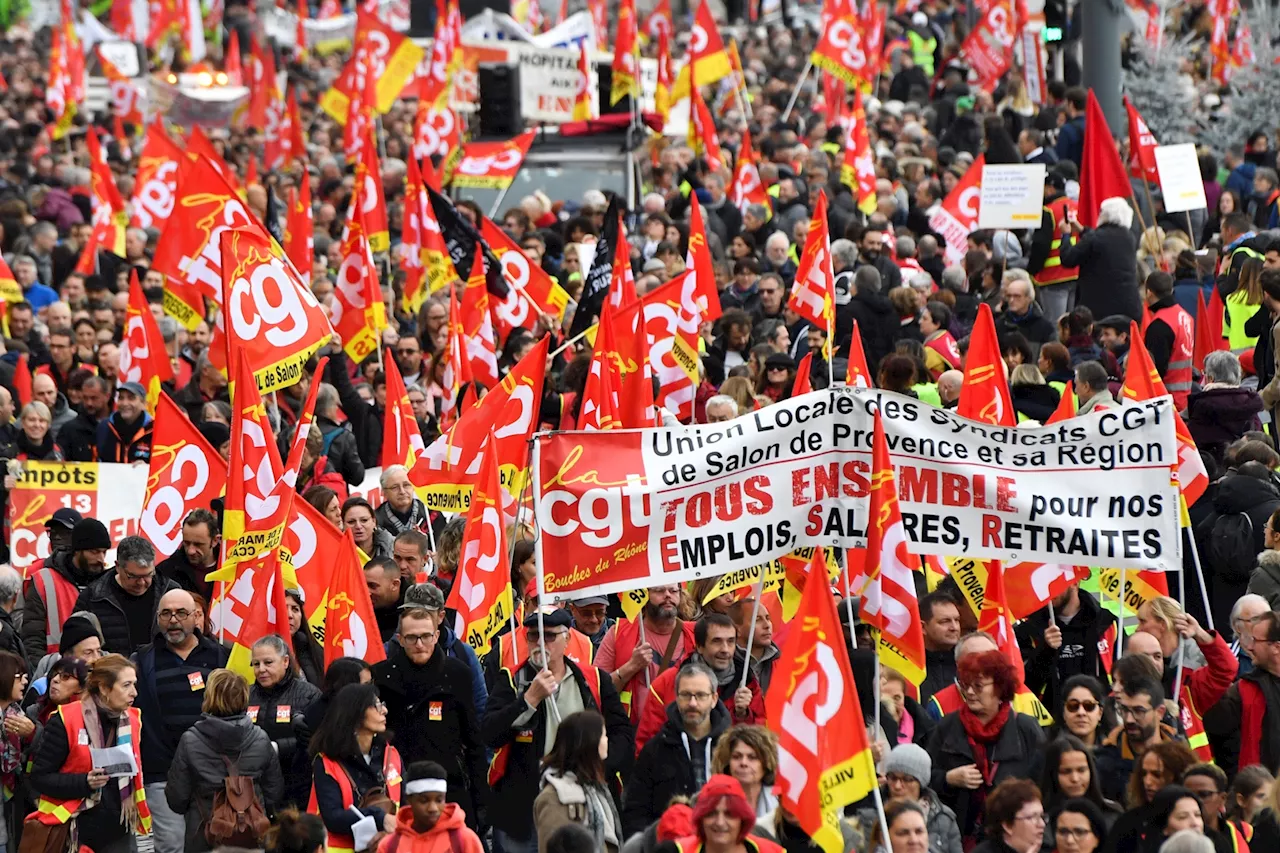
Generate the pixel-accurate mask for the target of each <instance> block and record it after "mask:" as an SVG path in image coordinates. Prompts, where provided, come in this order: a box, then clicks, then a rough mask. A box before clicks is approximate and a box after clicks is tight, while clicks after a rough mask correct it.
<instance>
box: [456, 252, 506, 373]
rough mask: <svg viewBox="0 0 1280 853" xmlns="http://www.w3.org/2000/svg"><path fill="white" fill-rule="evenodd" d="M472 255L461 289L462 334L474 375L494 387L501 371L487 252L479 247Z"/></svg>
mask: <svg viewBox="0 0 1280 853" xmlns="http://www.w3.org/2000/svg"><path fill="white" fill-rule="evenodd" d="M478 248H479V247H477V251H476V253H475V257H474V258H473V259H472V264H471V275H470V276H469V277H468V278H467V284H466V286H465V287H464V288H463V290H462V301H461V303H460V304H459V311H460V316H461V318H462V334H463V341H464V346H465V347H466V355H467V358H468V359H469V360H470V362H471V376H472V378H473V379H474V380H475V381H476V382H478V383H480V384H481V385H483V386H484V387H485V388H492V387H494V386H495V385H497V384H498V380H499V379H500V378H501V377H500V376H499V375H498V345H497V339H496V338H495V337H494V334H493V319H492V318H491V317H490V316H489V291H488V290H487V289H486V288H485V277H484V252H481V251H479V250H478Z"/></svg>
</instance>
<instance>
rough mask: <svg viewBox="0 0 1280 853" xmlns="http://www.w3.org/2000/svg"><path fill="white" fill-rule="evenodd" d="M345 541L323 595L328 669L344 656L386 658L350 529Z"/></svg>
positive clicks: (345, 534) (343, 535)
mask: <svg viewBox="0 0 1280 853" xmlns="http://www.w3.org/2000/svg"><path fill="white" fill-rule="evenodd" d="M295 503H299V504H300V503H304V502H303V501H295ZM342 540H343V541H342V544H341V545H340V546H339V547H338V549H337V559H336V560H335V561H334V565H333V572H332V574H330V576H329V584H328V588H327V589H326V591H325V596H324V603H325V610H324V665H325V667H326V668H327V667H328V666H329V665H330V664H332V663H333V662H334V661H336V660H337V659H338V658H341V657H357V658H360V659H361V660H363V661H365V662H366V663H377V662H378V661H382V660H386V658H387V654H386V650H385V649H384V648H383V645H382V642H381V640H382V637H381V636H380V635H379V634H378V620H377V616H376V615H375V614H374V612H373V600H372V599H371V598H370V597H369V587H368V586H367V585H366V584H365V579H364V571H363V569H362V568H361V565H360V552H359V551H357V550H356V540H355V537H354V536H353V535H352V533H351V528H349V527H348V528H347V529H346V531H345V532H344V533H343V534H342Z"/></svg>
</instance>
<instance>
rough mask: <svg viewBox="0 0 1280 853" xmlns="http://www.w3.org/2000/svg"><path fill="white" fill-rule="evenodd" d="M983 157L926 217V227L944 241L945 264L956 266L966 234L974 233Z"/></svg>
mask: <svg viewBox="0 0 1280 853" xmlns="http://www.w3.org/2000/svg"><path fill="white" fill-rule="evenodd" d="M986 158H987V155H985V154H979V155H978V159H977V160H974V161H973V165H972V166H970V167H969V168H968V169H966V170H965V173H964V177H963V178H961V179H960V181H959V182H958V183H957V184H956V185H955V186H954V187H952V189H951V192H949V193H947V197H946V198H945V199H943V200H942V204H941V205H939V206H938V208H937V209H936V210H935V211H934V213H933V215H932V216H930V217H929V227H930V228H932V229H933V230H934V231H935V232H937V233H938V234H941V235H942V236H943V237H944V238H945V239H946V241H947V262H948V263H951V264H959V263H960V262H961V261H963V260H964V256H965V253H966V252H967V251H968V250H969V234H970V233H971V232H973V231H976V230H978V197H979V195H980V194H981V192H982V168H983V166H984V165H985V164H986Z"/></svg>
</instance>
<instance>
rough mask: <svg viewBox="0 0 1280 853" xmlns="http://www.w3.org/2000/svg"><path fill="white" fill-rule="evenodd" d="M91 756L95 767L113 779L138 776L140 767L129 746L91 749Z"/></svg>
mask: <svg viewBox="0 0 1280 853" xmlns="http://www.w3.org/2000/svg"><path fill="white" fill-rule="evenodd" d="M89 756H90V759H91V760H92V761H93V766H94V767H96V768H98V769H99V770H103V771H105V772H106V774H107V775H108V776H110V777H111V778H112V779H118V778H120V777H121V776H126V777H127V776H136V775H137V774H138V765H137V763H136V762H135V761H134V760H133V747H131V746H129V745H128V744H121V745H119V746H109V747H107V748H105V749H90V750H89Z"/></svg>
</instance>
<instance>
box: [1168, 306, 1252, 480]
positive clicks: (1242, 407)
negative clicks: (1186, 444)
mask: <svg viewBox="0 0 1280 853" xmlns="http://www.w3.org/2000/svg"><path fill="white" fill-rule="evenodd" d="M1258 313H1259V314H1263V313H1265V312H1262V311H1260V312H1258ZM1255 316H1257V315H1255ZM1267 330H1268V331H1267V332H1264V335H1263V336H1264V337H1267V338H1270V337H1271V336H1270V334H1269V331H1270V326H1268V327H1267ZM1258 340H1259V342H1261V341H1262V338H1261V337H1259V338H1258ZM1254 363H1255V364H1257V362H1256V361H1255V362H1254ZM1265 385H1266V383H1262V385H1260V386H1259V387H1264V386H1265ZM1261 411H1262V398H1261V397H1259V396H1258V392H1257V391H1253V390H1251V389H1249V388H1209V389H1206V390H1204V391H1193V392H1192V393H1191V395H1190V396H1188V397H1187V413H1186V416H1185V417H1184V418H1183V420H1185V421H1186V423H1187V429H1188V430H1190V431H1191V437H1192V438H1193V439H1195V442H1196V447H1198V448H1199V449H1200V450H1203V451H1208V452H1209V453H1211V454H1213V456H1214V457H1215V458H1216V459H1217V460H1218V462H1219V463H1221V462H1222V461H1223V457H1224V456H1225V454H1226V449H1227V445H1229V444H1231V443H1232V442H1233V441H1235V440H1236V439H1238V438H1240V437H1241V436H1243V435H1244V434H1245V433H1246V432H1248V431H1249V430H1251V429H1261V428H1262V425H1261V422H1260V421H1259V420H1258V413H1259V412H1261Z"/></svg>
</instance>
